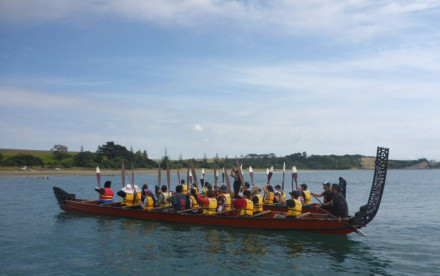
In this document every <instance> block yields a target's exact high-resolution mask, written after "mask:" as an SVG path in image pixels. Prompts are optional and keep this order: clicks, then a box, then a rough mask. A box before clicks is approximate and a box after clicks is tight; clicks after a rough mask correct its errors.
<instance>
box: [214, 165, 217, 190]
mask: <svg viewBox="0 0 440 276" xmlns="http://www.w3.org/2000/svg"><path fill="white" fill-rule="evenodd" d="M217 180H218V173H217V166H216V165H215V160H214V186H217Z"/></svg>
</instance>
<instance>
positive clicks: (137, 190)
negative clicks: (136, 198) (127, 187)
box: [134, 185, 140, 193]
mask: <svg viewBox="0 0 440 276" xmlns="http://www.w3.org/2000/svg"><path fill="white" fill-rule="evenodd" d="M134 190H135V191H136V192H137V193H138V192H140V190H139V186H138V185H134Z"/></svg>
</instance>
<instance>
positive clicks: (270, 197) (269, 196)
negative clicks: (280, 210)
mask: <svg viewBox="0 0 440 276" xmlns="http://www.w3.org/2000/svg"><path fill="white" fill-rule="evenodd" d="M274 197H275V194H274V193H272V192H269V194H266V196H265V197H264V204H273V198H274Z"/></svg>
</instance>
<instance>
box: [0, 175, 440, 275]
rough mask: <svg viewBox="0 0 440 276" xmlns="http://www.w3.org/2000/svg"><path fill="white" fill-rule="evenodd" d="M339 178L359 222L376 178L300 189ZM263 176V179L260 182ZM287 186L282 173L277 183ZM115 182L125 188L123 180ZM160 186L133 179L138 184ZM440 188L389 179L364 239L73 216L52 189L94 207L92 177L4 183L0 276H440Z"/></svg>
mask: <svg viewBox="0 0 440 276" xmlns="http://www.w3.org/2000/svg"><path fill="white" fill-rule="evenodd" d="M339 176H342V177H344V178H345V179H346V180H347V199H348V200H347V201H348V204H349V209H350V214H354V212H355V211H357V210H358V209H359V207H360V206H361V205H363V204H365V203H366V202H367V198H368V195H369V191H370V187H371V182H372V178H373V171H318V172H299V182H300V183H302V182H306V183H307V184H308V185H309V190H311V191H313V192H320V191H321V190H322V185H321V184H320V183H322V182H324V181H327V180H328V181H330V182H332V183H336V182H337V181H338V177H339ZM265 177H266V176H265V174H256V176H255V178H256V180H257V181H256V182H258V183H263V182H264V179H265ZM245 178H248V175H245ZM281 178H282V174H281V173H279V174H275V175H274V177H273V180H272V184H277V183H281ZM108 179H109V180H112V183H113V189H114V190H119V188H120V186H121V184H120V183H121V178H120V176H113V177H110V176H104V177H103V180H104V181H105V180H108ZM156 179H157V176H156V175H138V176H136V181H137V183H143V182H144V181H147V182H148V183H151V184H155V183H156ZM172 179H173V181H174V182H176V181H175V179H176V176H175V175H173V176H172ZM205 179H206V180H207V181H209V182H211V183H212V182H213V181H212V176H210V175H207V176H206V177H205ZM288 179H289V181H287V183H288V185H287V186H288V187H290V178H288ZM165 182H166V176H165V175H163V176H162V184H165ZM439 182H440V170H426V171H425V170H418V171H389V172H388V176H387V183H386V186H385V193H384V196H383V199H382V203H381V207H380V210H379V213H378V215H377V216H376V218H375V219H374V220H373V221H372V222H371V223H370V224H369V225H368V226H367V227H366V228H363V229H362V231H363V232H365V233H366V234H367V235H368V237H366V238H365V237H361V236H359V235H357V234H350V235H348V236H335V235H319V234H309V233H296V232H286V231H284V232H277V231H261V230H260V231H256V230H243V229H234V228H215V227H206V226H192V225H181V224H173V223H159V222H149V221H140V220H133V219H123V218H113V217H99V216H88V215H76V214H70V213H65V212H63V211H61V210H60V209H59V207H58V205H57V204H56V200H55V197H54V195H53V191H52V187H53V186H59V187H61V188H63V189H65V190H66V191H68V192H70V193H75V194H76V195H77V198H86V199H94V198H97V193H96V192H94V190H93V188H94V187H95V186H96V177H95V176H77V177H56V176H52V177H50V179H44V180H38V179H36V177H33V178H31V177H3V178H0V189H1V191H2V192H1V194H0V201H1V202H2V203H3V206H4V207H3V208H2V209H1V210H0V217H1V223H0V249H1V250H0V274H1V275H23V274H25V273H27V274H31V275H35V274H45V275H58V274H60V273H68V274H69V275H83V274H89V275H90V274H137V275H148V274H153V275H169V274H172V273H174V274H175V273H176V272H178V273H179V275H190V274H191V275H193V274H194V275H201V274H204V275H211V274H214V273H216V274H217V275H228V274H232V273H234V274H241V275H251V274H275V275H292V274H298V275H316V274H319V273H325V275H336V274H337V275H342V274H346V275H352V274H361V275H439V274H440V258H439V255H440V239H439V236H438V235H439V233H440V219H439V217H438V215H439V211H440V208H439V207H438V206H439V205H438V201H439V199H440V189H439V188H440V183H439ZM172 186H174V185H172ZM286 190H288V189H286ZM289 190H290V189H289Z"/></svg>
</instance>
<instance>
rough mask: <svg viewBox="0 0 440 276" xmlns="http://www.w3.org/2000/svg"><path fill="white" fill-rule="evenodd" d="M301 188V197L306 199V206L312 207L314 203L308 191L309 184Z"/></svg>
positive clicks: (304, 184) (302, 185)
mask: <svg viewBox="0 0 440 276" xmlns="http://www.w3.org/2000/svg"><path fill="white" fill-rule="evenodd" d="M300 186H301V195H302V197H303V199H304V205H310V204H311V203H312V197H311V196H310V191H308V190H307V184H306V183H303V184H301V185H300Z"/></svg>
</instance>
